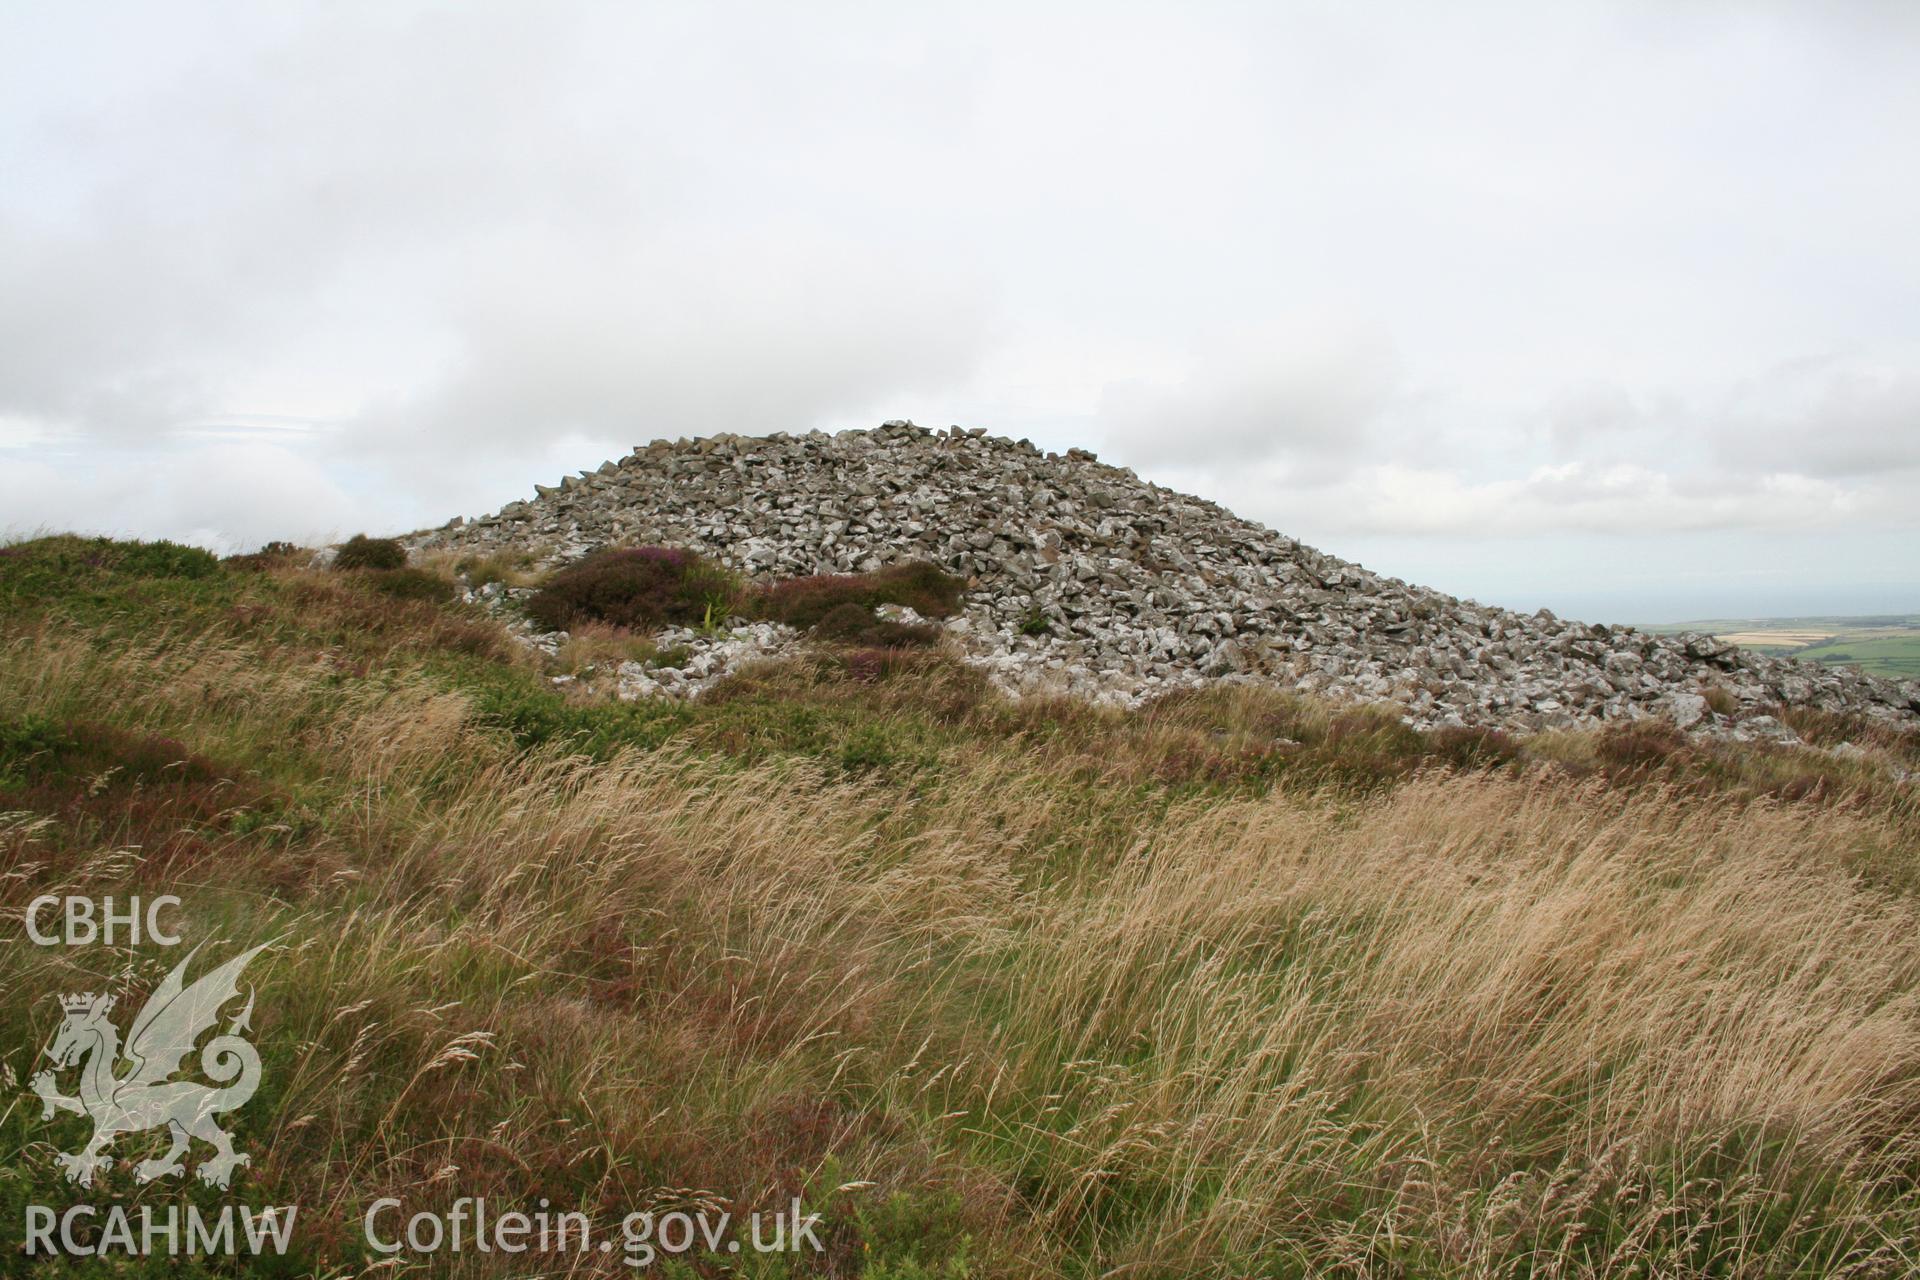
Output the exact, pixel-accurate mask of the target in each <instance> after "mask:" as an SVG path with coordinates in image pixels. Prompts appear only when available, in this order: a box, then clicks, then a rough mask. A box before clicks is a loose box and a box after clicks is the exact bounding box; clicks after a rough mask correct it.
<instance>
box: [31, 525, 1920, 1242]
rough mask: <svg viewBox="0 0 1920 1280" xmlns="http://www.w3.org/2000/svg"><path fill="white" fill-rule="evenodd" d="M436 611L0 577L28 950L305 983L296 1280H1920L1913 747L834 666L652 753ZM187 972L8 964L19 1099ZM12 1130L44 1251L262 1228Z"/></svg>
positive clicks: (41, 544)
mask: <svg viewBox="0 0 1920 1280" xmlns="http://www.w3.org/2000/svg"><path fill="white" fill-rule="evenodd" d="M435 594H437V593H425V592H418V591H413V590H411V589H410V590H409V591H407V592H401V593H393V592H389V591H387V590H385V589H383V587H382V585H381V581H380V580H379V578H378V576H377V575H372V574H364V573H320V572H313V571H309V570H305V569H302V568H297V567H294V566H293V565H292V564H291V563H286V562H281V561H277V560H273V559H269V560H267V561H265V562H254V563H249V564H238V563H231V562H229V563H224V564H222V563H216V562H213V561H211V560H210V559H208V558H206V557H204V556H201V555H199V554H197V553H192V552H188V551H185V550H183V549H179V548H167V547H164V546H139V545H132V544H116V543H106V542H101V541H83V540H79V539H68V538H59V539H44V540H41V541H38V542H34V543H27V544H21V545H17V546H14V547H10V548H6V549H4V550H0V628H3V630H0V812H4V813H5V814H6V816H5V817H4V818H0V911H4V913H5V914H7V915H8V916H10V917H12V918H15V919H17V918H19V915H20V912H21V911H22V910H23V908H24V906H25V904H26V902H27V901H28V900H29V899H31V898H32V897H34V896H36V895H38V894H42V893H67V892H76V893H85V894H89V895H92V896H94V897H100V896H104V895H107V894H113V895H115V896H116V897H119V898H122V899H124V897H125V896H126V895H128V894H132V893H140V894H145V895H152V894H157V893H165V892H171V893H177V894H179V895H180V896H181V897H182V898H183V899H184V900H185V904H186V906H185V919H186V930H185V931H186V932H187V934H188V940H189V942H199V941H204V940H209V939H224V940H225V942H224V944H223V946H224V947H232V948H238V947H240V946H242V945H251V944H253V943H255V942H263V941H267V940H270V939H277V940H279V941H280V945H279V946H278V947H277V948H276V949H274V950H273V951H271V952H269V953H268V954H267V955H265V956H263V957H262V959H261V960H259V961H256V963H255V967H254V969H253V970H251V971H250V975H249V981H251V982H253V983H255V984H257V986H258V1006H257V1009H256V1010H255V1015H254V1022H253V1026H254V1038H255V1041H256V1042H257V1043H258V1045H259V1047H260V1050H261V1053H262V1056H263V1058H264V1060H265V1077H264V1079H265V1084H264V1086H263V1089H262V1093H261V1095H260V1096H259V1097H257V1098H256V1099H255V1100H254V1101H253V1102H252V1103H251V1104H249V1105H248V1107H247V1108H246V1109H245V1110H244V1111H242V1112H239V1113H236V1114H235V1116H234V1117H233V1120H234V1122H235V1123H234V1128H235V1132H236V1137H237V1139H238V1141H239V1143H240V1145H241V1146H242V1147H243V1148H244V1149H246V1150H249V1151H251V1152H252V1153H253V1155H254V1164H253V1166H252V1167H251V1168H249V1169H247V1170H244V1171H243V1172H242V1174H241V1180H240V1183H239V1184H238V1185H237V1187H236V1192H235V1195H237V1196H239V1197H241V1198H243V1199H244V1200H245V1201H246V1202H248V1203H252V1204H267V1203H298V1204H299V1205H300V1206H301V1209H300V1219H299V1226H298V1230H297V1231H296V1235H295V1247H294V1250H293V1254H292V1256H289V1257H288V1258H285V1259H281V1260H279V1263H278V1266H279V1267H280V1273H281V1274H287V1275H304V1274H313V1275H352V1274H357V1273H359V1272H360V1271H361V1270H362V1268H364V1267H366V1266H368V1265H370V1264H373V1263H377V1262H380V1261H381V1260H380V1259H378V1258H376V1257H374V1256H372V1255H371V1254H369V1252H368V1250H367V1248H366V1246H365V1244H364V1243H363V1242H362V1239H361V1235H360V1230H359V1225H358V1224H359V1215H360V1214H361V1212H363V1211H364V1208H365V1206H366V1205H368V1204H369V1203H370V1202H372V1201H373V1200H374V1199H375V1198H377V1197H380V1196H385V1195H392V1196H398V1197H400V1198H402V1199H403V1200H404V1201H405V1202H406V1203H407V1205H408V1211H409V1212H411V1211H413V1210H414V1209H418V1208H422V1207H429V1206H435V1205H438V1206H442V1207H444V1206H446V1205H448V1204H450V1203H451V1201H452V1200H453V1199H454V1198H455V1197H457V1196H462V1195H468V1196H471V1195H483V1196H485V1197H486V1198H487V1199H488V1201H489V1203H490V1204H491V1205H492V1206H493V1208H494V1210H495V1211H496V1212H500V1211H504V1210H505V1209H507V1208H510V1207H531V1206H533V1205H535V1204H537V1203H538V1202H539V1201H540V1200H542V1199H545V1200H548V1201H550V1202H551V1203H552V1204H554V1205H555V1206H557V1207H561V1208H575V1207H577V1208H580V1209H582V1210H584V1211H586V1212H587V1213H589V1214H590V1215H592V1216H593V1217H594V1218H595V1220H596V1222H599V1223H602V1224H606V1223H609V1222H617V1221H618V1220H619V1218H620V1216H621V1215H622V1214H624V1213H626V1212H628V1211H630V1210H634V1209H644V1208H650V1207H651V1208H659V1207H663V1206H675V1205H684V1204H687V1203H692V1202H698V1203H706V1204H714V1205H725V1206H727V1207H730V1208H733V1209H736V1210H744V1209H747V1208H752V1207H773V1206H776V1205H777V1206H784V1205H785V1204H786V1203H787V1200H788V1198H789V1197H791V1196H793V1195H801V1196H803V1197H804V1199H805V1201H806V1203H807V1206H808V1207H809V1209H813V1210H817V1211H819V1212H821V1213H822V1214H824V1216H825V1230H824V1232H823V1236H824V1239H825V1240H826V1243H827V1249H826V1252H825V1253H823V1254H819V1255H814V1254H810V1253H809V1254H804V1255H800V1256H799V1257H798V1258H797V1259H796V1258H793V1257H766V1258H755V1257H750V1256H739V1255H733V1256H729V1255H725V1254H721V1255H717V1256H712V1257H690V1258H687V1259H684V1260H682V1261H681V1262H679V1263H676V1264H674V1265H675V1268H676V1269H670V1270H668V1271H667V1272H666V1273H667V1274H679V1275H683V1276H688V1275H707V1276H717V1275H758V1276H770V1275H832V1276H862V1277H870V1278H872V1280H906V1278H908V1277H935V1276H944V1277H962V1276H1008V1277H1014V1276H1021V1277H1025V1276H1062V1277H1094V1276H1156V1277H1157V1276H1185V1275H1218V1276H1269V1277H1295V1276H1298V1277H1304V1276H1321V1275H1330V1276H1453V1277H1468V1276H1473V1277H1480V1276H1520V1275H1525V1276H1542V1277H1544V1276H1614V1275H1624V1274H1642V1275H1676V1276H1677V1275H1709V1274H1711V1275H1726V1276H1747V1275H1752V1276H1761V1275H1769V1276H1772V1275H1805V1276H1827V1275H1841V1274H1847V1275H1861V1276H1902V1275H1908V1274H1912V1273H1913V1272H1914V1271H1915V1269H1916V1267H1920V1243H1917V1241H1920V1191H1917V1190H1916V1186H1917V1183H1916V1179H1917V1178H1920V1003H1917V1002H1916V996H1915V991H1916V985H1917V980H1920V910H1917V909H1916V903H1915V899H1914V889H1915V886H1916V883H1917V881H1916V876H1915V871H1916V867H1920V858H1917V856H1916V855H1917V854H1920V847H1917V846H1920V840H1917V839H1916V837H1917V836H1920V814H1917V813H1916V805H1915V800H1914V789H1913V787H1912V786H1910V785H1902V784H1900V783H1898V782H1896V781H1895V776H1896V775H1895V773H1894V770H1895V769H1903V768H1904V769H1911V768H1913V767H1915V766H1916V765H1917V764H1920V758H1916V752H1915V745H1914V743H1913V742H1912V741H1911V740H1910V739H1900V738H1897V737H1892V736H1889V735H1885V734H1882V733H1876V731H1874V730H1873V729H1871V728H1870V727H1868V726H1864V725H1860V724H1853V723H1846V722H1841V721H1837V720H1831V719H1823V718H1819V717H1808V716H1802V717H1800V718H1799V720H1798V722H1797V723H1798V727H1800V729H1801V731H1802V732H1803V733H1804V734H1807V735H1808V736H1809V737H1811V738H1814V739H1816V740H1820V741H1825V742H1830V743H1837V742H1840V741H1851V742H1854V743H1855V744H1856V745H1858V746H1861V747H1863V748H1865V754H1864V755H1862V756H1849V757H1847V758H1845V759H1841V758H1834V759H1831V760H1827V759H1824V758H1822V757H1817V756H1812V755H1810V754H1807V753H1786V752H1779V751H1774V750H1770V749H1767V748H1742V749H1734V748H1730V747H1707V746H1701V745H1697V744H1689V743H1687V742H1685V741H1684V740H1681V739H1678V738H1677V737H1676V736H1674V735H1672V734H1670V733H1667V732H1663V731H1661V730H1659V729H1657V728H1653V727H1641V728H1634V729H1629V730H1622V731H1616V732H1613V733H1609V734H1605V735H1565V734H1563V735H1551V736H1546V737H1542V738H1538V739H1533V740H1529V741H1525V742H1515V741H1512V740H1509V739H1507V738H1505V737H1503V736H1501V735H1497V734H1485V733H1464V734H1451V735H1434V736H1431V737H1426V736H1422V735H1419V734H1416V733H1413V732H1412V731H1410V730H1407V729H1405V728H1404V727H1402V726H1400V725H1399V724H1397V723H1396V722H1395V721H1393V720H1391V719H1390V718H1385V717H1382V716H1377V715H1374V714H1371V713H1367V712H1355V711H1342V710H1340V709H1338V708H1331V707H1327V706H1324V705H1319V704H1314V703H1309V702H1303V701H1301V700H1298V699H1294V698H1290V697H1287V696H1285V695H1282V694H1278V693H1275V692H1271V691H1256V690H1244V689H1242V690H1223V691H1215V692H1212V693H1208V694H1203V695H1188V696H1183V697H1179V698H1174V699H1170V700H1168V701H1166V702H1164V703H1162V704H1159V705H1157V706H1155V707H1153V708H1150V709H1148V710H1145V711H1143V712H1140V713H1137V714H1133V715H1121V714H1116V713H1102V712H1096V711H1093V710H1090V709H1088V708H1085V707H1080V706H1076V705H1038V704H1032V703H1027V704H1021V705H1013V704H1009V703H1007V702H1005V701H1003V700H1001V699H999V698H997V697H996V696H994V695H993V694H992V693H991V692H990V691H989V690H987V689H986V688H985V687H984V686H983V685H982V684H981V682H980V681H979V679H978V677H977V676H976V675H975V674H974V673H972V672H970V671H968V670H966V669H964V668H962V667H959V666H958V665H956V664H954V663H952V662H950V661H948V660H947V659H945V658H943V657H941V656H939V655H937V654H934V655H920V656H911V657H908V656H902V655H880V656H878V657H876V656H875V655H874V654H872V653H868V652H849V651H842V650H831V649H829V650H822V651H821V652H820V653H818V654H817V655H815V656H813V657H810V658H808V659H805V660H800V661H796V662H792V663H788V664H784V665H779V666H772V667H768V668H764V669H762V670H759V671H757V672H754V673H751V674H749V675H746V676H742V677H738V678H736V679H735V680H733V681H732V682H731V683H730V684H729V685H727V686H725V687H723V688H722V689H719V690H716V691H715V693H714V695H713V696H711V697H709V698H708V699H705V700H703V701H702V702H700V703H698V704H693V705H687V704H679V703H646V704H632V705H627V704H619V703H610V702H606V701H602V700H599V699H595V698H591V697H588V696H585V695H582V694H579V693H575V692H570V691H569V690H562V689H557V688H556V687H555V686H554V685H553V684H552V683H551V681H550V680H549V679H548V675H549V672H548V671H546V670H545V669H544V668H542V667H541V666H540V665H538V663H537V662H536V661H535V659H533V658H531V657H529V656H528V655H527V654H525V653H524V652H522V651H520V650H518V649H516V648H514V647H513V646H511V645H510V644H509V643H507V641H506V640H505V638H504V637H503V635H502V634H501V633H500V631H499V629H498V628H497V627H496V626H495V625H494V624H492V623H490V622H489V621H487V620H486V619H485V618H483V617H480V616H478V615H475V614H471V613H469V612H467V611H465V610H463V609H462V608H461V607H459V606H455V605H451V604H447V603H444V602H442V601H440V600H438V599H435V598H433V596H434V595H435ZM577 687H578V682H576V685H575V686H570V687H569V689H577ZM216 949H219V948H216ZM223 953H224V951H223ZM175 959H176V957H175V956H174V955H173V954H170V953H168V952H166V951H163V950H161V949H158V948H144V949H140V950H131V949H125V948H121V949H107V948H101V947H91V948H52V949H41V948H36V947H32V946H28V945H25V944H24V943H18V942H17V943H16V945H13V946H10V947H7V948H5V949H4V951H0V975H3V979H4V991H5V995H4V996H3V997H0V1000H4V1007H5V1011H6V1019H5V1023H4V1030H3V1031H0V1065H3V1066H4V1069H5V1072H6V1074H7V1077H8V1079H9V1081H10V1082H14V1083H17V1082H19V1081H21V1080H23V1079H24V1078H25V1077H26V1076H27V1075H28V1074H30V1073H31V1072H32V1071H34V1070H37V1069H38V1068H39V1066H40V1065H43V1064H44V1062H43V1060H42V1061H41V1062H36V1058H37V1056H38V1054H39V1052H40V1049H41V1047H42V1046H43V1045H44V1044H46V1043H47V1041H48V1039H49V1037H50V1036H51V1035H52V1033H53V1030H54V1028H55V1026H56V1024H57V1022H58V1019H59V1007H58V1004H57V1002H56V1001H55V999H54V997H55V996H56V995H58V994H60V993H63V992H69V991H74V990H81V989H92V990H96V991H98V990H113V991H117V992H121V993H122V1002H123V1006H129V1007H133V1006H137V1001H138V998H139V997H140V996H142V995H143V994H144V993H145V992H146V991H147V990H149V989H150V988H151V987H152V985H153V984H154V983H155V982H156V981H157V980H158V978H159V977H160V976H161V975H162V974H163V973H164V972H165V970H166V969H167V968H169V967H170V966H171V964H172V963H173V962H174V960H175ZM14 1096H15V1097H16V1099H18V1100H17V1101H15V1102H14V1103H13V1104H12V1105H11V1106H9V1107H7V1108H5V1109H4V1110H0V1143H4V1144H5V1148H6V1153H7V1159H6V1161H5V1162H4V1166H3V1171H0V1222H10V1223H17V1222H19V1221H21V1217H22V1213H23V1208H22V1206H24V1205H25V1204H28V1203H39V1204H51V1205H56V1206H57V1205H63V1204H67V1203H72V1202H75V1201H77V1200H81V1199H92V1200H96V1201H98V1200H102V1199H107V1198H110V1199H112V1200H114V1201H115V1202H118V1203H125V1204H135V1203H142V1204H154V1205H162V1204H166V1203H171V1202H173V1201H175V1200H178V1199H180V1198H182V1197H185V1198H190V1199H193V1200H195V1201H196V1202H200V1203H206V1204H213V1203H217V1202H219V1201H220V1199H221V1197H219V1196H218V1195H216V1194H215V1193H213V1192H210V1191H207V1190H206V1189H204V1188H200V1187H199V1186H198V1185H197V1184H194V1185H193V1186H192V1187H191V1189H189V1190H185V1191H182V1190H179V1189H177V1188H175V1187H174V1186H173V1185H171V1184H164V1183H157V1184H153V1185H149V1186H145V1187H138V1186H135V1185H134V1184H133V1182H132V1181H131V1180H130V1176H129V1169H130V1166H131V1164H132V1159H130V1158H127V1157H133V1158H137V1157H138V1156H139V1155H141V1154H145V1153H144V1152H141V1151H139V1150H138V1149H137V1148H138V1146H139V1144H138V1143H137V1142H133V1141H129V1142H127V1143H125V1144H123V1146H122V1148H120V1149H118V1150H117V1151H116V1154H119V1155H121V1156H122V1157H123V1158H122V1160H121V1162H120V1163H119V1164H118V1165H117V1166H116V1167H115V1168H114V1170H113V1171H112V1172H111V1173H110V1174H109V1175H107V1180H106V1183H105V1185H104V1186H103V1187H100V1188H96V1189H95V1190H94V1191H93V1192H91V1193H83V1192H80V1191H79V1190H78V1189H76V1188H72V1187H69V1186H67V1185H66V1184H65V1183H64V1182H62V1181H61V1180H60V1179H59V1177H58V1175H57V1172H56V1171H55V1169H54V1167H53V1164H52V1160H51V1155H52V1152H53V1151H54V1150H56V1149H58V1150H73V1149H75V1147H76V1146H77V1145H78V1144H79V1143H80V1142H81V1141H82V1140H84V1138H85V1137H86V1135H87V1133H88V1128H87V1125H86V1122H85V1121H84V1120H82V1119H80V1118H77V1117H70V1116H67V1117H61V1118H59V1119H58V1120H55V1121H45V1122H43V1121H42V1120H41V1119H40V1112H39V1106H38V1104H37V1102H34V1101H33V1100H32V1099H31V1098H29V1097H28V1096H27V1095H25V1094H24V1093H23V1092H22V1093H16V1094H15V1095H14ZM29 1104H31V1105H29ZM0 1265H9V1266H10V1267H11V1268H19V1267H24V1266H25V1265H26V1263H25V1261H24V1260H23V1259H19V1258H17V1257H9V1258H7V1259H6V1260H5V1262H4V1263H0ZM96 1265H97V1264H94V1263H90V1262H75V1263H73V1264H71V1266H70V1267H66V1268H64V1269H63V1268H62V1267H61V1266H58V1265H47V1266H41V1267H38V1268H37V1269H35V1270H34V1271H33V1272H32V1274H47V1275H52V1274H66V1273H68V1272H70V1273H71V1274H76V1275H78V1274H83V1273H85V1274H95V1273H97V1272H96V1271H95V1270H94V1268H95V1266H96ZM415 1269H416V1271H417V1272H418V1273H420V1274H434V1275H474V1276H494V1275H500V1276H505V1275H515V1276H521V1275H529V1274H542V1275H603V1274H604V1275H615V1274H631V1272H630V1271H629V1270H628V1269H627V1268H625V1267H623V1266H622V1265H621V1263H620V1260H619V1256H618V1255H617V1254H616V1255H613V1256H612V1257H608V1256H605V1255H598V1254H577V1253H575V1254H564V1255H554V1256H543V1257H538V1258H534V1257H530V1256H523V1257H518V1258H502V1257H501V1256H500V1255H498V1254H493V1255H484V1254H477V1253H472V1252H468V1253H464V1254H461V1255H459V1256H457V1257H456V1256H453V1255H448V1254H441V1255H438V1256H437V1257H435V1258H433V1259H431V1260H424V1261H423V1260H418V1259H416V1260H415ZM243 1270H244V1272H245V1273H246V1274H256V1273H258V1271H259V1268H257V1267H256V1266H255V1265H254V1264H251V1263H233V1262H221V1261H213V1262H206V1261H198V1260H196V1261H191V1262H188V1261H169V1260H164V1259H161V1260H153V1261H149V1262H145V1263H141V1262H129V1263H127V1264H125V1266H124V1267H123V1268H122V1269H121V1271H120V1273H121V1274H129V1275H135V1274H139V1275H155V1276H159V1275H166V1276H179V1275H200V1274H240V1273H242V1271H243Z"/></svg>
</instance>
